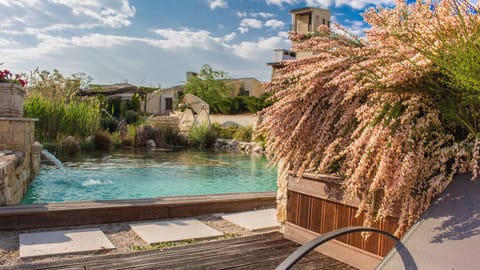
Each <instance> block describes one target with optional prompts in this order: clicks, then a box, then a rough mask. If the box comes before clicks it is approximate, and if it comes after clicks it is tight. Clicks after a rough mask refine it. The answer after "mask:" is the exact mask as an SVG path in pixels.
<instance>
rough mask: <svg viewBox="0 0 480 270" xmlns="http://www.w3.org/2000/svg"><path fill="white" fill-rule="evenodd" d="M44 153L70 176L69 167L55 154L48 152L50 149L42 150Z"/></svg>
mask: <svg viewBox="0 0 480 270" xmlns="http://www.w3.org/2000/svg"><path fill="white" fill-rule="evenodd" d="M42 154H43V155H44V156H45V157H46V158H47V159H48V160H50V161H51V162H53V164H55V166H57V168H58V169H59V170H62V171H63V173H64V174H65V176H67V177H68V173H67V169H65V166H63V163H62V162H61V161H60V160H59V159H58V158H57V157H55V155H54V154H52V153H50V152H48V150H45V149H44V150H42Z"/></svg>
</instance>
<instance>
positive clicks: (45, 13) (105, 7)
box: [0, 0, 136, 35]
mask: <svg viewBox="0 0 480 270" xmlns="http://www.w3.org/2000/svg"><path fill="white" fill-rule="evenodd" d="M0 10H2V19H1V20H0V32H1V33H17V34H29V35H33V34H36V33H38V32H43V33H47V32H49V31H64V30H75V29H93V28H119V27H124V26H128V25H130V24H131V20H132V18H133V17H134V16H135V13H136V10H135V7H133V6H132V5H131V4H130V3H129V1H128V0H86V1H84V0H50V1H40V0H18V1H9V0H0Z"/></svg>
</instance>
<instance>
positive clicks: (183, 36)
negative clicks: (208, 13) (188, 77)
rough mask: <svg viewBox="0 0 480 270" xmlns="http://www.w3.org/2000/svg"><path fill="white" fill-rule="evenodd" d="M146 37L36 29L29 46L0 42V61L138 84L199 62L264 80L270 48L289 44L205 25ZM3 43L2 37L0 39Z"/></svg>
mask: <svg viewBox="0 0 480 270" xmlns="http://www.w3.org/2000/svg"><path fill="white" fill-rule="evenodd" d="M151 32H152V33H155V35H154V36H152V37H136V36H126V35H107V34H99V33H89V34H78V35H77V36H73V37H69V38H65V37H59V36H53V35H49V34H43V33H38V34H37V35H36V38H37V40H38V43H37V44H35V45H32V46H28V45H25V44H23V45H22V46H9V47H6V48H5V49H4V48H2V55H4V56H5V57H4V56H2V62H4V63H5V66H8V68H10V67H12V68H13V69H15V70H16V71H18V72H28V71H30V70H33V69H34V68H35V67H36V66H39V68H40V69H49V70H52V69H54V68H56V69H59V70H60V71H61V72H62V73H63V74H72V73H76V72H86V73H87V74H88V75H90V76H92V77H93V78H94V79H95V80H96V81H94V82H95V83H115V82H120V81H124V80H128V81H129V82H131V83H134V84H140V85H158V84H161V85H162V86H171V85H175V84H179V83H180V82H181V81H183V80H184V74H185V71H186V70H199V69H200V67H201V66H202V65H203V64H206V63H208V64H210V65H212V67H214V68H215V69H220V70H225V71H228V72H230V74H231V75H232V76H234V77H235V76H237V77H257V78H258V79H260V80H268V79H269V78H270V76H271V73H270V72H271V70H270V69H269V68H268V66H266V65H265V63H267V62H270V61H271V54H272V50H273V49H277V48H289V47H290V43H289V40H288V39H286V38H285V37H284V36H280V34H279V36H275V37H268V38H262V39H258V40H256V41H248V42H246V41H243V42H239V43H234V40H235V39H236V37H237V34H236V33H234V32H232V33H230V34H227V35H224V36H215V35H214V34H212V33H211V32H209V31H206V30H193V29H189V28H183V29H169V28H167V29H152V30H151ZM0 42H1V43H5V42H7V41H5V40H4V39H0Z"/></svg>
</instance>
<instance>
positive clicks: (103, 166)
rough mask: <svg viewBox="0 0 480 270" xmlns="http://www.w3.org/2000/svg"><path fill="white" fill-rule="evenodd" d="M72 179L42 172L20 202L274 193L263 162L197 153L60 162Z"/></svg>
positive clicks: (91, 156)
mask: <svg viewBox="0 0 480 270" xmlns="http://www.w3.org/2000/svg"><path fill="white" fill-rule="evenodd" d="M59 158H60V160H62V161H63V164H64V166H65V168H66V170H67V171H68V175H69V178H68V179H67V178H66V177H65V175H64V174H62V173H59V172H58V170H54V169H51V168H49V167H47V166H45V167H42V170H41V172H40V175H39V176H38V177H37V178H36V179H35V180H34V181H33V182H32V184H31V185H30V187H29V189H28V191H27V193H26V195H25V198H24V199H23V201H22V203H26V204H29V203H41V202H59V201H83V200H108V199H133V198H149V197H162V196H181V195H197V194H218V193H231V192H256V191H273V190H275V189H276V172H277V171H276V168H267V163H268V162H267V160H266V159H265V158H264V157H256V156H249V155H241V154H234V153H214V152H198V151H174V152H160V151H125V150H124V151H118V152H112V153H86V154H85V153H84V154H83V155H79V156H75V157H59Z"/></svg>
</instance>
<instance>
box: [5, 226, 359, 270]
mask: <svg viewBox="0 0 480 270" xmlns="http://www.w3.org/2000/svg"><path fill="white" fill-rule="evenodd" d="M298 246H299V245H298V244H295V243H293V242H291V241H289V240H286V239H284V238H283V236H282V234H280V233H278V232H272V233H266V234H261V235H255V236H249V237H243V238H236V239H230V240H225V241H216V242H208V243H204V244H197V245H190V246H183V247H174V248H170V249H166V250H151V251H141V252H135V253H128V254H115V255H99V256H90V257H84V258H79V259H67V260H62V261H55V262H49V263H36V264H23V265H16V266H9V267H8V268H6V267H0V270H4V269H5V270H6V269H68V270H73V269H75V270H80V269H82V270H85V269H109V270H110V269H182V270H189V269H274V268H275V267H276V266H277V265H279V264H280V263H281V262H282V261H283V260H284V259H285V258H286V257H287V256H288V255H289V254H291V253H292V252H293V251H294V250H295V249H296V248H297V247H298ZM294 269H331V270H336V269H355V268H353V267H351V266H348V265H346V264H344V263H341V262H339V261H337V260H334V259H332V258H330V257H327V256H325V255H323V254H321V253H317V252H311V253H310V254H309V255H308V256H306V257H305V258H303V259H302V260H301V261H300V262H299V263H298V264H297V265H296V267H295V268H294Z"/></svg>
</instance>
